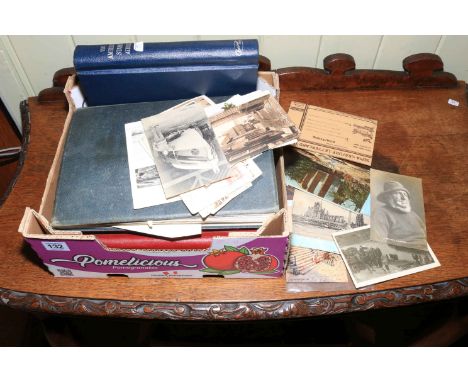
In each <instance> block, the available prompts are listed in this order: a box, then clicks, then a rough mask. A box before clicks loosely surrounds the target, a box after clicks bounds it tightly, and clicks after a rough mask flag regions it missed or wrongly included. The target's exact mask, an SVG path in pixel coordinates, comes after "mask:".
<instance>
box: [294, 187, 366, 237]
mask: <svg viewBox="0 0 468 382" xmlns="http://www.w3.org/2000/svg"><path fill="white" fill-rule="evenodd" d="M292 223H293V229H292V230H293V233H294V234H299V235H303V236H308V237H313V238H316V239H321V240H327V241H331V242H333V237H332V233H333V232H337V231H341V230H348V229H351V228H357V227H362V226H365V225H369V216H367V215H364V214H362V213H358V212H352V211H350V210H347V209H345V208H343V207H340V206H339V205H337V204H335V203H332V202H330V201H328V200H325V199H322V198H320V197H318V196H316V195H313V194H309V193H307V192H304V191H300V190H295V191H294V197H293V207H292Z"/></svg>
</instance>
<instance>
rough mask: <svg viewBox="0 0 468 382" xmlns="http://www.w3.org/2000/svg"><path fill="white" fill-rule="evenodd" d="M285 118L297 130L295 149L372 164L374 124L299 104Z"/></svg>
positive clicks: (296, 103)
mask: <svg viewBox="0 0 468 382" xmlns="http://www.w3.org/2000/svg"><path fill="white" fill-rule="evenodd" d="M288 115H289V117H290V118H291V119H292V121H293V122H294V123H295V124H296V126H297V127H298V128H299V130H300V134H299V138H298V142H297V144H296V146H297V147H299V148H302V149H304V150H307V151H311V152H318V153H323V154H327V155H331V156H335V157H338V158H343V159H347V160H350V161H353V162H358V163H362V164H365V165H367V166H370V165H371V163H372V153H373V150H374V142H375V134H376V130H377V121H375V120H373V119H369V118H364V117H359V116H355V115H351V114H346V113H341V112H339V111H335V110H330V109H324V108H321V107H318V106H313V105H306V104H304V103H300V102H291V106H290V107H289V111H288Z"/></svg>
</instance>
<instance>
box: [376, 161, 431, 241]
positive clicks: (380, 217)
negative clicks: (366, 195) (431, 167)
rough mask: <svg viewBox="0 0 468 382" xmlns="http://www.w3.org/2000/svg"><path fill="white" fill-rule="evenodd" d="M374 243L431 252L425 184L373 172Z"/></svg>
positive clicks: (410, 178) (409, 178) (393, 175)
mask: <svg viewBox="0 0 468 382" xmlns="http://www.w3.org/2000/svg"><path fill="white" fill-rule="evenodd" d="M370 180H371V222H372V226H371V236H370V237H371V239H372V240H374V241H380V242H383V243H388V244H393V245H397V246H400V247H408V248H415V249H421V250H425V249H426V248H427V236H426V220H425V214H424V198H423V190H422V181H421V179H419V178H414V177H411V176H405V175H399V174H393V173H389V172H385V171H379V170H374V169H371V172H370Z"/></svg>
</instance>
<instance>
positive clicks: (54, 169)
mask: <svg viewBox="0 0 468 382" xmlns="http://www.w3.org/2000/svg"><path fill="white" fill-rule="evenodd" d="M74 84H75V75H73V76H70V77H69V78H68V80H67V83H66V85H65V89H64V93H65V96H66V97H67V100H68V102H71V103H69V107H68V115H67V118H66V120H65V124H64V128H63V132H62V136H61V137H60V141H59V144H58V147H57V151H56V153H55V157H54V161H53V162H52V166H51V168H50V171H49V175H48V177H47V181H46V186H45V191H44V194H43V196H42V201H41V206H40V208H39V213H40V214H41V215H42V216H43V217H45V218H46V219H47V220H50V219H51V218H52V213H53V210H54V202H55V191H56V189H57V180H58V175H59V171H60V164H61V162H62V156H63V148H64V146H65V141H66V138H67V134H68V129H69V127H70V122H71V119H72V116H73V113H74V112H75V110H76V108H75V104H74V103H73V100H72V99H71V97H70V89H71V88H72V87H73V86H74Z"/></svg>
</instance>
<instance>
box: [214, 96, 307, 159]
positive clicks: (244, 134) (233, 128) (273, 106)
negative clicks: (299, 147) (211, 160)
mask: <svg viewBox="0 0 468 382" xmlns="http://www.w3.org/2000/svg"><path fill="white" fill-rule="evenodd" d="M210 120H211V125H212V126H213V130H214V131H215V133H216V136H217V137H218V141H219V142H220V144H221V147H222V149H223V151H224V153H225V155H226V158H227V159H228V161H229V162H230V163H231V164H235V163H237V162H239V161H242V160H244V159H247V158H253V157H255V156H257V155H258V154H260V153H262V152H263V151H266V150H268V149H273V148H276V147H282V146H285V145H287V144H290V143H294V142H296V139H297V136H298V135H299V130H298V129H297V127H296V126H295V125H294V123H293V122H292V121H291V120H290V119H289V117H288V115H287V113H286V112H285V111H284V110H283V108H282V107H281V106H280V104H279V103H278V101H276V99H274V98H273V97H272V96H271V95H269V94H268V95H264V96H262V97H259V98H255V99H253V100H250V101H248V102H246V103H243V104H241V105H239V106H236V107H233V108H232V109H227V110H226V111H225V112H224V113H221V114H218V115H216V116H214V117H212V118H211V119H210Z"/></svg>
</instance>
